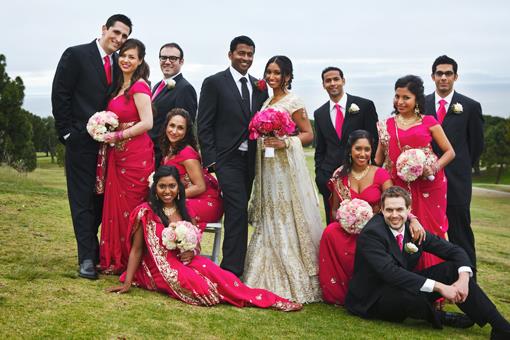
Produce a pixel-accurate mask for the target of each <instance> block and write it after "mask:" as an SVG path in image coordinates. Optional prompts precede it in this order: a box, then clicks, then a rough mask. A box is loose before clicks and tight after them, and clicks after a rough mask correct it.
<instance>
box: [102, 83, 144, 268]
mask: <svg viewBox="0 0 510 340" xmlns="http://www.w3.org/2000/svg"><path fill="white" fill-rule="evenodd" d="M135 93H144V94H147V95H150V89H149V87H148V85H147V84H145V83H143V82H141V81H139V82H137V83H135V84H134V85H133V87H132V88H131V90H130V91H129V95H130V97H129V100H126V98H125V97H124V95H121V96H118V97H116V98H113V99H112V100H111V101H110V102H109V103H108V107H107V110H109V111H112V112H115V113H116V114H117V116H118V117H119V122H120V123H121V124H120V129H127V128H128V127H130V126H132V125H134V124H135V123H137V122H138V121H139V120H140V117H139V115H138V110H137V109H136V106H135V102H134V99H133V95H134V94H135ZM153 171H154V151H153V144H152V140H151V139H150V137H149V135H148V134H147V133H143V134H141V135H138V136H135V137H133V138H129V139H127V140H124V141H122V142H120V143H116V144H115V146H113V147H111V146H109V145H108V147H107V151H106V177H105V182H104V203H103V218H102V223H101V242H100V245H99V259H100V262H99V264H100V267H101V270H102V271H103V272H105V273H121V272H122V271H123V270H125V269H126V266H127V262H128V256H129V251H128V247H127V244H126V239H127V237H126V235H127V228H128V222H129V214H130V213H131V211H132V210H133V209H134V208H135V207H136V206H137V205H139V204H140V203H142V202H144V201H145V200H146V197H147V194H148V192H149V187H148V181H147V177H148V176H149V175H150V174H151V173H152V172H153Z"/></svg>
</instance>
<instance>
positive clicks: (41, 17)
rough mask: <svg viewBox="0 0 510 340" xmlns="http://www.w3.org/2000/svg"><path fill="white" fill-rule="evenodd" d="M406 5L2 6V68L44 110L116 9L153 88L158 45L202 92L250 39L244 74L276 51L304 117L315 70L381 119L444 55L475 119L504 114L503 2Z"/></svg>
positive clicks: (316, 88)
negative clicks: (169, 47) (173, 48)
mask: <svg viewBox="0 0 510 340" xmlns="http://www.w3.org/2000/svg"><path fill="white" fill-rule="evenodd" d="M422 4H423V5H418V2H416V1H409V0H408V1H400V0H399V1H392V0H388V1H376V0H373V1H368V0H366V1H363V0H358V1H350V2H349V3H347V2H341V1H339V0H337V1H322V0H315V1H299V0H295V1H287V0H280V1H264V0H259V1H251V2H246V1H225V0H213V1H211V0H208V1H193V0H188V1H168V0H167V1H145V2H143V1H132V0H125V1H117V2H114V1H109V2H107V1H104V0H103V1H98V0H88V1H68V0H46V1H37V0H24V1H9V2H4V3H2V10H1V12H0V32H1V36H2V37H1V40H0V41H1V44H0V53H1V54H4V55H5V56H6V58H7V72H8V73H9V75H10V76H11V77H12V78H13V77H15V76H21V77H22V79H23V81H24V83H25V86H26V91H25V95H26V96H25V102H24V107H25V108H26V109H27V110H29V111H31V112H33V113H35V114H38V115H40V116H47V115H49V114H51V103H50V93H51V81H52V79H53V75H54V72H55V68H56V65H57V63H58V60H59V59H60V56H61V54H62V52H63V51H64V50H65V48H67V47H68V46H72V45H77V44H82V43H87V42H90V41H92V40H93V39H94V38H96V37H99V35H100V32H101V25H102V24H104V23H105V21H106V19H107V18H108V17H109V16H110V15H111V14H114V13H123V14H126V15H127V16H129V17H130V18H131V20H132V21H133V24H134V26H133V33H132V35H131V37H134V38H137V39H140V40H141V41H143V42H144V43H145V44H146V47H147V57H146V59H147V62H148V63H149V65H150V66H151V80H152V81H153V82H156V81H158V80H159V79H160V78H161V72H160V70H159V66H158V60H157V57H158V51H159V47H160V46H161V45H162V44H163V43H166V42H171V41H175V42H177V43H179V44H180V45H181V46H182V47H183V49H184V54H185V55H184V57H185V58H184V59H185V63H184V66H183V69H182V72H183V75H184V76H185V77H186V78H187V79H188V80H189V81H190V82H191V83H192V84H193V85H194V86H195V88H196V90H197V92H199V91H200V86H201V84H202V80H203V79H204V78H205V77H206V76H207V75H210V74H213V73H216V72H218V71H220V70H223V69H225V68H226V67H227V66H228V65H229V61H228V59H227V52H228V46H229V43H230V41H231V39H232V38H233V37H234V36H237V35H241V34H245V35H248V36H250V37H251V38H252V39H253V40H254V41H255V44H256V53H255V61H254V64H253V66H252V68H251V69H250V73H251V74H252V75H253V76H255V77H257V78H259V77H261V76H262V72H263V67H264V65H265V63H266V61H267V60H268V59H269V58H270V57H271V56H273V55H276V54H284V55H287V56H288V57H290V58H291V60H292V61H293V63H294V79H295V80H294V83H293V85H294V86H293V91H294V92H295V93H297V94H298V95H299V96H301V97H302V98H303V99H304V100H305V103H306V106H307V109H308V111H309V113H312V112H313V111H314V110H315V109H316V108H318V107H319V106H320V105H321V104H322V103H324V102H326V100H327V99H328V98H327V94H326V92H325V91H324V90H323V89H322V84H321V79H320V73H321V70H322V69H324V68H325V67H327V66H330V65H333V66H338V67H340V68H341V69H342V70H343V71H344V75H345V78H346V81H347V84H346V86H345V88H346V91H347V92H348V93H352V94H355V95H358V96H362V97H366V98H369V99H372V100H373V101H374V102H375V104H376V107H377V111H378V113H379V116H380V117H386V116H388V115H389V113H390V112H391V109H392V104H391V102H392V97H393V85H394V83H395V80H396V79H397V78H398V77H401V76H403V75H406V74H417V75H419V76H421V77H422V78H423V79H424V80H425V88H426V93H430V92H432V91H433V90H434V87H433V83H432V81H431V79H430V73H431V65H432V62H433V61H434V59H435V58H436V57H437V56H439V55H442V54H447V55H449V56H450V57H453V58H454V59H456V60H457V62H458V63H459V71H458V73H459V79H458V81H457V82H456V89H457V90H458V91H459V92H461V93H463V94H465V95H467V96H469V97H472V98H474V99H476V100H478V101H479V102H481V104H482V108H483V111H484V114H491V115H498V116H502V117H509V116H510V104H509V102H508V98H509V95H510V20H509V17H510V2H508V1H504V0H497V1H474V0H465V1H447V0H443V1H440V0H429V1H423V2H422Z"/></svg>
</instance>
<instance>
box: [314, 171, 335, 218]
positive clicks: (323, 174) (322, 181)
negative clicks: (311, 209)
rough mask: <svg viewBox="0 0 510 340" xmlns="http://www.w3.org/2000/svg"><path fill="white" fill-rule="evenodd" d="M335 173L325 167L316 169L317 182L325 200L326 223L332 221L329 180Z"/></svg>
mask: <svg viewBox="0 0 510 340" xmlns="http://www.w3.org/2000/svg"><path fill="white" fill-rule="evenodd" d="M331 175H333V172H332V171H331V172H330V171H326V170H323V169H315V183H316V184H317V188H318V189H319V192H320V193H321V195H322V200H323V201H324V210H325V213H326V224H330V223H331V206H330V205H329V196H330V195H331V192H330V191H329V189H328V185H327V184H328V181H329V179H330V178H331Z"/></svg>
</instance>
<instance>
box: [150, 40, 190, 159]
mask: <svg viewBox="0 0 510 340" xmlns="http://www.w3.org/2000/svg"><path fill="white" fill-rule="evenodd" d="M183 64H184V51H183V50H182V48H181V47H180V46H179V45H178V44H177V43H174V42H172V43H168V44H164V45H163V46H162V47H161V48H160V49H159V65H160V67H161V72H163V79H162V80H161V81H159V82H157V83H156V85H155V86H154V87H153V89H152V103H153V105H154V108H155V109H156V116H155V117H154V126H153V127H152V129H151V130H150V131H149V135H150V136H151V138H152V141H153V142H154V154H155V157H156V167H158V166H159V165H160V164H161V151H160V150H159V135H160V133H161V130H162V129H163V125H164V123H165V120H166V115H167V113H168V112H169V111H170V110H172V109H173V108H181V109H184V110H186V111H188V113H189V114H190V116H191V119H192V120H193V121H195V116H196V113H197V93H196V91H195V89H194V88H193V86H192V85H191V84H190V83H189V82H188V81H187V80H186V79H185V78H184V77H183V76H182V73H181V67H182V65H183Z"/></svg>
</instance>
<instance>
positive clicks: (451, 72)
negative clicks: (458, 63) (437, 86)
mask: <svg viewBox="0 0 510 340" xmlns="http://www.w3.org/2000/svg"><path fill="white" fill-rule="evenodd" d="M434 75H435V76H436V77H438V78H441V77H442V76H446V77H451V76H453V75H454V73H453V71H446V72H443V71H436V72H435V73H434Z"/></svg>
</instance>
